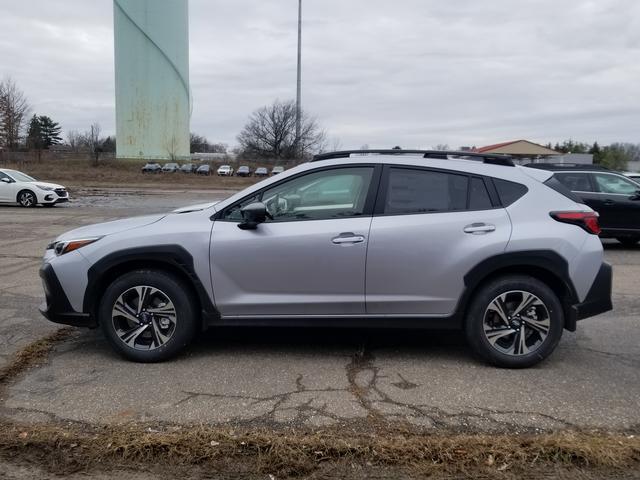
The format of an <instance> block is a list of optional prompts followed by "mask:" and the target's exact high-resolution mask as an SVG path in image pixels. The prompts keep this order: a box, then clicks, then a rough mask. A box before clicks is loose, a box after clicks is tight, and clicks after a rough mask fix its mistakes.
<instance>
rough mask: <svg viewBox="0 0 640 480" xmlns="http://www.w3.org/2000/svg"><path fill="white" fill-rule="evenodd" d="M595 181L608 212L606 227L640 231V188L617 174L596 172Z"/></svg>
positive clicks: (594, 174)
mask: <svg viewBox="0 0 640 480" xmlns="http://www.w3.org/2000/svg"><path fill="white" fill-rule="evenodd" d="M593 179H594V183H595V186H596V190H597V194H598V196H599V197H600V199H601V202H602V204H603V207H604V209H605V211H606V216H607V225H606V227H607V228H612V229H615V230H640V196H638V191H639V190H640V186H639V185H638V184H636V183H635V182H633V181H632V180H629V179H628V178H625V177H623V176H622V175H618V174H615V173H605V172H594V173H593ZM603 227H605V225H603Z"/></svg>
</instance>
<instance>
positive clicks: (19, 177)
mask: <svg viewBox="0 0 640 480" xmlns="http://www.w3.org/2000/svg"><path fill="white" fill-rule="evenodd" d="M9 174H10V175H11V176H12V177H13V179H14V180H15V181H17V182H35V181H36V179H35V178H32V177H30V176H29V175H25V174H24V173H22V172H18V171H16V170H11V171H10V172H9Z"/></svg>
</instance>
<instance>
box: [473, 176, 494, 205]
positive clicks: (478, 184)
mask: <svg viewBox="0 0 640 480" xmlns="http://www.w3.org/2000/svg"><path fill="white" fill-rule="evenodd" d="M492 208H493V204H492V203H491V197H489V192H488V191H487V186H486V185H485V184H484V180H483V179H481V178H478V177H473V178H472V179H471V185H470V186H469V210H490V209H492Z"/></svg>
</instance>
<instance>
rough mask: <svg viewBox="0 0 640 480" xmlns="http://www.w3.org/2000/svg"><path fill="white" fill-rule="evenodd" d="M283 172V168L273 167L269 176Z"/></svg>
mask: <svg viewBox="0 0 640 480" xmlns="http://www.w3.org/2000/svg"><path fill="white" fill-rule="evenodd" d="M282 172H284V167H273V168H272V169H271V175H278V174H279V173H282Z"/></svg>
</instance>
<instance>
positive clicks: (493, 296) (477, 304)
mask: <svg viewBox="0 0 640 480" xmlns="http://www.w3.org/2000/svg"><path fill="white" fill-rule="evenodd" d="M563 328H564V314H563V311H562V305H561V304H560V301H559V300H558V297H557V296H556V295H555V294H554V293H553V291H552V290H551V289H550V288H549V287H548V286H547V285H545V284H544V283H543V282H541V281H539V280H537V279H536V278H533V277H528V276H505V277H501V278H498V279H496V280H493V281H492V282H491V283H489V284H488V285H486V286H485V287H482V288H481V290H480V291H479V292H478V293H477V294H476V295H475V297H474V299H473V301H472V302H471V305H470V308H469V312H468V315H467V318H466V323H465V333H466V337H467V341H468V342H469V345H470V346H471V348H472V349H473V350H474V351H475V353H476V354H478V355H479V356H480V357H481V358H482V359H484V360H485V361H487V362H489V363H491V364H493V365H496V366H499V367H505V368H526V367H530V366H532V365H535V364H536V363H538V362H540V361H542V360H544V359H545V358H547V357H548V356H549V355H550V354H551V353H552V352H553V350H554V349H555V348H556V346H557V345H558V342H559V341H560V338H561V337H562V330H563Z"/></svg>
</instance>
